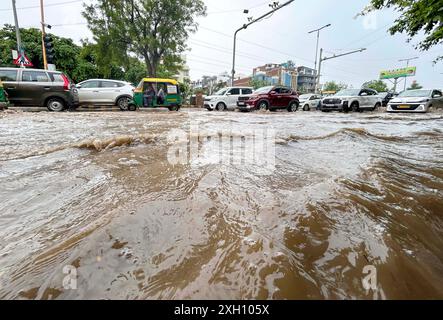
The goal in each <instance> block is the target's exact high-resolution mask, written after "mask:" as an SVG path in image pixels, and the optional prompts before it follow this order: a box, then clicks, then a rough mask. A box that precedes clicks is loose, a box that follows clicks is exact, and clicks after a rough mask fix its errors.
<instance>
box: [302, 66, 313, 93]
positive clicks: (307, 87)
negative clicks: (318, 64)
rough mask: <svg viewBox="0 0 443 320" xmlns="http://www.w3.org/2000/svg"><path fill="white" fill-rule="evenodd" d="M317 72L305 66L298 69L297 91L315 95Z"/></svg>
mask: <svg viewBox="0 0 443 320" xmlns="http://www.w3.org/2000/svg"><path fill="white" fill-rule="evenodd" d="M316 79H317V71H316V70H315V69H312V68H308V67H305V66H300V67H297V90H298V91H299V92H302V93H313V92H314V91H315V81H316Z"/></svg>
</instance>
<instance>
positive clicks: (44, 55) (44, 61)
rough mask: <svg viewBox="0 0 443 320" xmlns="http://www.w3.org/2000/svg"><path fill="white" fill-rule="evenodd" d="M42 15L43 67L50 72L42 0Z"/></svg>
mask: <svg viewBox="0 0 443 320" xmlns="http://www.w3.org/2000/svg"><path fill="white" fill-rule="evenodd" d="M40 14H41V19H42V21H41V24H42V49H43V65H44V69H45V70H48V60H47V58H46V47H45V35H46V31H45V11H44V8H43V0H40Z"/></svg>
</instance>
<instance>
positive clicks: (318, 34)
mask: <svg viewBox="0 0 443 320" xmlns="http://www.w3.org/2000/svg"><path fill="white" fill-rule="evenodd" d="M330 26H331V24H330V23H329V24H327V25H325V26H323V27H321V28H318V29H315V30H312V31H309V32H308V34H310V33H313V32H317V46H316V47H315V67H314V69H315V71H316V72H317V61H318V60H317V58H318V43H319V41H320V31H321V30H323V29H325V28H328V27H330ZM319 74H320V72H317V77H318V76H319ZM317 77H316V78H317ZM315 83H316V84H317V81H315ZM317 90H318V88H317V86H315V93H318V92H317Z"/></svg>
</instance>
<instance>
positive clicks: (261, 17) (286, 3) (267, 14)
mask: <svg viewBox="0 0 443 320" xmlns="http://www.w3.org/2000/svg"><path fill="white" fill-rule="evenodd" d="M294 1H295V0H290V1H288V2H285V3H283V4H282V5H280V6H278V7H275V8H274V9H272V10H271V11H269V12H268V13H265V14H264V15H262V16H260V17H259V18H257V19H254V20H252V21H251V22H249V23H247V24H244V25H243V26H242V27H241V28H239V29H238V30H236V31H235V33H234V48H233V50H232V51H233V52H232V55H233V57H232V79H231V85H232V86H234V78H235V50H236V46H237V33H239V32H240V31H241V30H243V29H245V30H246V29H247V28H248V27H249V26H250V25H251V24H254V23H256V22H259V21H260V20H262V19H263V18H266V17H267V16H270V15H271V14H273V13H274V12H276V11H278V10H280V9H281V8H283V7H286V6H288V5H289V4H291V3H292V2H294Z"/></svg>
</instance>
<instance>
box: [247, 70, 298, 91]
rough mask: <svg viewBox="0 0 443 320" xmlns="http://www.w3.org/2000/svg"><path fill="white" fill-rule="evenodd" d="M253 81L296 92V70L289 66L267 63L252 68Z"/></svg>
mask: <svg viewBox="0 0 443 320" xmlns="http://www.w3.org/2000/svg"><path fill="white" fill-rule="evenodd" d="M253 79H254V80H259V81H264V82H266V83H268V84H269V85H282V86H286V87H289V88H292V89H293V90H297V69H296V68H295V67H294V66H292V65H289V64H287V63H286V64H275V63H268V64H265V65H264V66H260V67H257V68H254V70H253Z"/></svg>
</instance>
